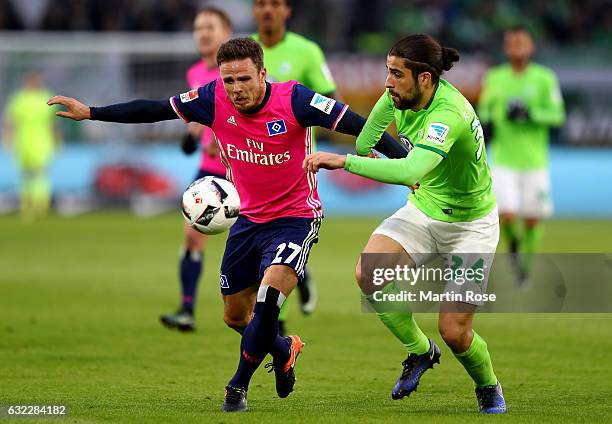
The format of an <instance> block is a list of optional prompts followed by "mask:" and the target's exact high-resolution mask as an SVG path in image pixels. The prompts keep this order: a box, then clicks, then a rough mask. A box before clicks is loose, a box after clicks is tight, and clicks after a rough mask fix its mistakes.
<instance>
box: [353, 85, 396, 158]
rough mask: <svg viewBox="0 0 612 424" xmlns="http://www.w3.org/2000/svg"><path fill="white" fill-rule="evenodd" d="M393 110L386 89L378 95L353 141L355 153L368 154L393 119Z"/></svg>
mask: <svg viewBox="0 0 612 424" xmlns="http://www.w3.org/2000/svg"><path fill="white" fill-rule="evenodd" d="M393 111H394V108H393V101H392V100H391V97H390V95H389V91H388V90H387V91H385V92H384V93H383V95H382V96H380V98H379V99H378V101H377V102H376V104H375V105H374V108H373V109H372V112H370V116H368V119H367V121H366V123H365V125H364V127H363V129H362V130H361V133H360V134H359V136H358V137H357V140H356V141H355V150H356V151H357V154H359V155H368V154H370V152H371V150H372V147H374V146H375V145H376V143H378V140H380V137H381V136H382V135H383V133H384V132H385V130H386V129H387V128H388V127H389V125H390V124H391V122H392V121H393V119H394V115H393Z"/></svg>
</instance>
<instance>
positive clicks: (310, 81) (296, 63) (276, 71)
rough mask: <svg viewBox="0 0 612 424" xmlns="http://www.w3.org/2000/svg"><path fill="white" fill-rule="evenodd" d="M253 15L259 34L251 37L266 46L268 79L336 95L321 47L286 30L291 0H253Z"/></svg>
mask: <svg viewBox="0 0 612 424" xmlns="http://www.w3.org/2000/svg"><path fill="white" fill-rule="evenodd" d="M253 16H254V17H255V21H256V22H257V34H253V35H252V37H253V38H254V39H255V40H256V41H257V42H258V43H259V44H260V45H261V48H262V49H263V52H264V57H265V60H266V63H265V65H266V69H267V70H268V79H270V80H272V81H277V82H285V81H289V80H296V81H299V82H300V83H301V84H303V85H305V86H306V87H308V88H310V89H311V90H313V91H316V92H317V93H321V94H323V95H324V96H326V97H333V98H335V97H336V93H335V91H336V83H335V82H334V78H333V77H332V74H331V72H330V71H329V68H328V66H327V62H326V61H325V55H324V54H323V51H322V50H321V48H320V47H319V46H318V45H317V44H316V43H315V42H313V41H310V40H308V39H307V38H305V37H302V36H301V35H299V34H296V33H295V32H291V31H288V30H287V20H288V19H289V17H290V16H291V5H290V4H289V0H254V2H253Z"/></svg>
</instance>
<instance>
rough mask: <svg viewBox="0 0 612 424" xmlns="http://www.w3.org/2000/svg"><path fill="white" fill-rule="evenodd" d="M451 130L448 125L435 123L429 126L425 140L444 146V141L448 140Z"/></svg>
mask: <svg viewBox="0 0 612 424" xmlns="http://www.w3.org/2000/svg"><path fill="white" fill-rule="evenodd" d="M449 129H450V128H449V126H448V125H445V124H441V123H439V122H434V123H432V124H431V125H429V128H428V129H427V136H426V137H425V140H427V141H431V142H434V143H436V144H444V140H446V136H447V135H448V130H449Z"/></svg>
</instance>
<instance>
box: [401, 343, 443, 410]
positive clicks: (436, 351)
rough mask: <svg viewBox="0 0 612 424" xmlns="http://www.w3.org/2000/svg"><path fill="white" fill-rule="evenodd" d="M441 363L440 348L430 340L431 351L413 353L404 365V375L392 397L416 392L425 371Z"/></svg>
mask: <svg viewBox="0 0 612 424" xmlns="http://www.w3.org/2000/svg"><path fill="white" fill-rule="evenodd" d="M439 363H440V348H439V347H438V345H437V344H435V343H434V342H433V340H431V339H430V340H429V351H427V352H426V353H424V354H422V355H417V354H416V353H411V354H410V355H408V358H406V360H405V361H404V362H402V365H403V366H404V369H403V371H402V375H401V376H400V378H399V379H398V380H397V382H396V383H395V386H394V387H393V391H392V392H391V398H393V399H395V400H397V399H402V398H403V397H405V396H408V395H410V393H412V392H414V391H415V390H416V389H417V386H418V385H419V380H420V379H421V376H422V375H423V373H424V372H425V371H427V370H428V369H429V368H433V367H434V364H439Z"/></svg>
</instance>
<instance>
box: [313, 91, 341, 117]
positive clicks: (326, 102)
mask: <svg viewBox="0 0 612 424" xmlns="http://www.w3.org/2000/svg"><path fill="white" fill-rule="evenodd" d="M335 104H336V101H335V100H334V99H330V98H329V97H325V96H322V95H321V94H319V93H315V95H314V96H312V100H311V101H310V106H312V107H314V108H315V109H319V110H320V111H321V112H323V113H325V114H327V115H330V114H331V111H332V109H333V108H334V105H335Z"/></svg>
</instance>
